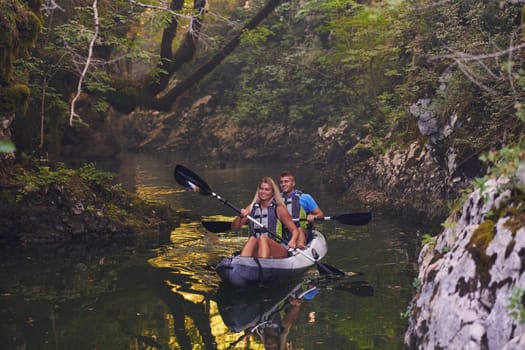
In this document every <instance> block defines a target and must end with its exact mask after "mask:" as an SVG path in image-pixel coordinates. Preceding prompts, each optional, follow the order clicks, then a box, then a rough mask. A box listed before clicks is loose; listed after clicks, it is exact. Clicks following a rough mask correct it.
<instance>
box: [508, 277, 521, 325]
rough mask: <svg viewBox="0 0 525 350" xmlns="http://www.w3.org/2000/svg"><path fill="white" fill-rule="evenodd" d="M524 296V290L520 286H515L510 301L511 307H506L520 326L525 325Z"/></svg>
mask: <svg viewBox="0 0 525 350" xmlns="http://www.w3.org/2000/svg"><path fill="white" fill-rule="evenodd" d="M524 295H525V291H524V290H523V289H522V288H520V287H519V286H514V288H513V289H512V295H511V297H510V300H509V305H507V307H506V308H507V310H509V312H510V315H511V317H512V318H513V319H514V320H516V321H517V322H519V323H520V324H524V323H525V303H524V299H523V297H524Z"/></svg>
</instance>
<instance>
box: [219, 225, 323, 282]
mask: <svg viewBox="0 0 525 350" xmlns="http://www.w3.org/2000/svg"><path fill="white" fill-rule="evenodd" d="M327 251H328V248H327V244H326V239H325V237H324V235H323V234H322V233H321V232H319V231H315V230H314V231H313V239H312V241H311V242H310V243H309V244H308V245H307V246H306V248H305V249H301V250H299V249H296V250H293V251H291V252H290V256H289V257H287V258H284V259H272V258H253V257H245V256H238V255H237V256H232V257H225V258H222V259H221V260H220V261H219V263H218V264H217V266H216V267H215V270H216V271H217V273H218V274H219V276H220V277H221V278H222V280H223V281H225V282H227V283H228V284H230V285H231V286H233V287H235V288H245V287H251V286H261V285H267V284H270V283H273V282H276V281H279V280H282V279H287V278H290V277H292V276H297V275H299V274H301V273H303V272H305V271H306V270H308V269H309V268H310V267H312V266H313V265H315V264H316V263H317V261H319V260H321V259H322V258H323V257H324V256H325V255H326V253H327Z"/></svg>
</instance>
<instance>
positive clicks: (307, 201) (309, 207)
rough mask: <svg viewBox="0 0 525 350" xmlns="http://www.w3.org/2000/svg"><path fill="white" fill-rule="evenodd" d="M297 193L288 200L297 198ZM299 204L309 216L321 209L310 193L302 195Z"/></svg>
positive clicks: (292, 194)
mask: <svg viewBox="0 0 525 350" xmlns="http://www.w3.org/2000/svg"><path fill="white" fill-rule="evenodd" d="M296 193H297V190H295V191H293V192H292V193H291V194H290V195H289V196H288V197H287V198H291V197H293V196H295V194H296ZM299 204H300V205H301V207H303V208H304V211H306V213H307V214H309V213H311V212H312V211H314V210H315V209H317V208H319V206H318V205H317V203H316V202H315V200H314V198H313V197H312V196H311V195H309V194H308V193H301V196H300V197H299Z"/></svg>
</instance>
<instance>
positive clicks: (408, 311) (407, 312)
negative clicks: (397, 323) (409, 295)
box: [399, 302, 414, 320]
mask: <svg viewBox="0 0 525 350" xmlns="http://www.w3.org/2000/svg"><path fill="white" fill-rule="evenodd" d="M413 309H414V304H413V303H412V302H410V303H409V304H408V305H407V308H406V310H405V312H401V313H400V314H399V317H400V318H401V319H403V320H406V319H408V317H410V314H411V313H412V310H413Z"/></svg>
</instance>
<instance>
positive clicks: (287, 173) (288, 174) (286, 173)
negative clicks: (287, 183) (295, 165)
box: [279, 170, 295, 179]
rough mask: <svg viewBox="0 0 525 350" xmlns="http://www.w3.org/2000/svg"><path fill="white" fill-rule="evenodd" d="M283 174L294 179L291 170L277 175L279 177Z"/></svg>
mask: <svg viewBox="0 0 525 350" xmlns="http://www.w3.org/2000/svg"><path fill="white" fill-rule="evenodd" d="M284 176H291V177H293V178H294V179H295V175H294V174H293V173H292V172H291V171H288V170H285V171H283V172H282V173H281V174H280V175H279V177H284Z"/></svg>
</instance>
